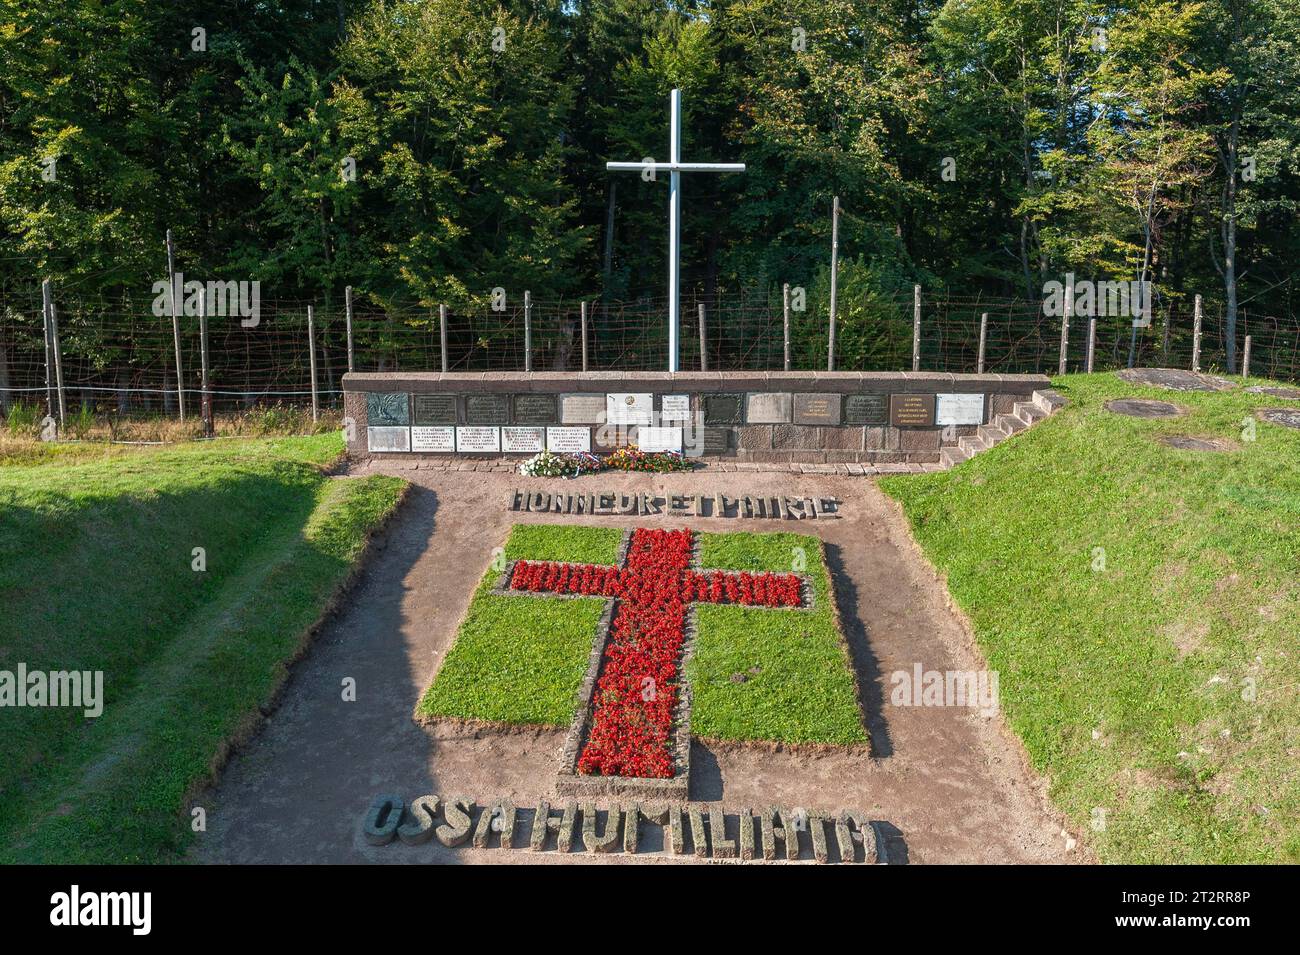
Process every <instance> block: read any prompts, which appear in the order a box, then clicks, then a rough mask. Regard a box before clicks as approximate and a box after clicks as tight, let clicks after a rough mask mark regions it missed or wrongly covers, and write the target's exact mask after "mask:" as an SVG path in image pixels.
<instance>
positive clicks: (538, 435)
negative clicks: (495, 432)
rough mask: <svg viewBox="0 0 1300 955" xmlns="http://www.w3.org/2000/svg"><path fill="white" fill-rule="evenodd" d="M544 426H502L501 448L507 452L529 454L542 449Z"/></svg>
mask: <svg viewBox="0 0 1300 955" xmlns="http://www.w3.org/2000/svg"><path fill="white" fill-rule="evenodd" d="M544 433H545V429H544V428H502V429H501V450H502V451H504V452H505V453H507V454H531V453H533V452H535V451H540V450H542V443H543V441H542V436H543V434H544Z"/></svg>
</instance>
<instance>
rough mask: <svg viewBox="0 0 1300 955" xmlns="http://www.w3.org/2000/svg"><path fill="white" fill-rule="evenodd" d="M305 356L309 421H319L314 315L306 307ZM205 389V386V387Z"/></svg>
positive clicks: (309, 308) (309, 307)
mask: <svg viewBox="0 0 1300 955" xmlns="http://www.w3.org/2000/svg"><path fill="white" fill-rule="evenodd" d="M307 355H308V358H309V362H308V364H309V365H310V366H311V420H312V422H313V423H314V422H317V421H319V420H320V398H319V396H318V394H317V392H316V315H315V313H314V312H313V311H312V307H311V306H310V305H308V306H307ZM205 387H206V386H205Z"/></svg>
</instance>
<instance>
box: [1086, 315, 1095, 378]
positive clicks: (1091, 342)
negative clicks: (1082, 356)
mask: <svg viewBox="0 0 1300 955" xmlns="http://www.w3.org/2000/svg"><path fill="white" fill-rule="evenodd" d="M1096 351H1097V319H1096V317H1095V316H1094V317H1092V318H1090V319H1088V365H1087V368H1088V374H1090V375H1091V374H1092V359H1093V357H1094V355H1095V354H1096Z"/></svg>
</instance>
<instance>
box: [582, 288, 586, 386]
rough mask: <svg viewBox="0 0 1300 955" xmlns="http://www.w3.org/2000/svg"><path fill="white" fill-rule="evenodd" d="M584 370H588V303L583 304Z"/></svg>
mask: <svg viewBox="0 0 1300 955" xmlns="http://www.w3.org/2000/svg"><path fill="white" fill-rule="evenodd" d="M582 370H583V371H586V370H587V303H586V302H583V303H582Z"/></svg>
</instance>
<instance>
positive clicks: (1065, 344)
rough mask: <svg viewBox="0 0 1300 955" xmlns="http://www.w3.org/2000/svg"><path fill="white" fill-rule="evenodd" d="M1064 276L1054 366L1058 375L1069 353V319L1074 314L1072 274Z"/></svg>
mask: <svg viewBox="0 0 1300 955" xmlns="http://www.w3.org/2000/svg"><path fill="white" fill-rule="evenodd" d="M1066 278H1067V281H1066V284H1065V308H1063V309H1062V310H1061V355H1060V360H1059V361H1058V362H1057V368H1056V373H1057V374H1058V375H1064V374H1065V366H1066V360H1067V359H1068V358H1069V355H1070V319H1071V317H1073V315H1074V275H1073V274H1070V275H1068V276H1066Z"/></svg>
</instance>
